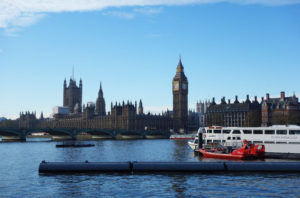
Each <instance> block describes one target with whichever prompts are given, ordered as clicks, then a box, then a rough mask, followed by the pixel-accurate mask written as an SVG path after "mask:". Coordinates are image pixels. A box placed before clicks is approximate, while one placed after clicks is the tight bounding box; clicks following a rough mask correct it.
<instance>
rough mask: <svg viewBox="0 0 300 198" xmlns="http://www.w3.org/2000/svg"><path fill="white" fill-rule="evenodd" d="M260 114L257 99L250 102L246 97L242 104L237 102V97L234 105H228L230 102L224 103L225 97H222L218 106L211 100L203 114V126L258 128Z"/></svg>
mask: <svg viewBox="0 0 300 198" xmlns="http://www.w3.org/2000/svg"><path fill="white" fill-rule="evenodd" d="M260 114H261V106H260V104H259V103H258V101H257V97H255V99H254V101H252V102H251V101H250V99H249V95H247V99H246V101H244V102H242V103H240V102H239V101H238V98H237V96H236V99H235V101H234V103H230V100H229V101H228V103H226V101H225V97H223V98H222V100H221V103H220V104H216V102H215V99H214V98H213V100H212V103H211V104H210V106H209V107H208V108H207V112H206V113H205V126H210V125H218V126H226V127H242V126H260V124H261V121H260Z"/></svg>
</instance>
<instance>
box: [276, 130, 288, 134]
mask: <svg viewBox="0 0 300 198" xmlns="http://www.w3.org/2000/svg"><path fill="white" fill-rule="evenodd" d="M276 134H277V135H286V134H287V130H276Z"/></svg>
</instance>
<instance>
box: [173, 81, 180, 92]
mask: <svg viewBox="0 0 300 198" xmlns="http://www.w3.org/2000/svg"><path fill="white" fill-rule="evenodd" d="M173 87H174V90H178V89H179V82H178V81H175V82H174V83H173Z"/></svg>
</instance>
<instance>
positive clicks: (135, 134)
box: [0, 127, 170, 141]
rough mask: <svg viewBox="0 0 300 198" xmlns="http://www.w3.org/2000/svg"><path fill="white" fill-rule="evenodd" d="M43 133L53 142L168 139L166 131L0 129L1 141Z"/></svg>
mask: <svg viewBox="0 0 300 198" xmlns="http://www.w3.org/2000/svg"><path fill="white" fill-rule="evenodd" d="M38 132H45V133H48V134H49V135H51V137H52V139H53V140H59V139H61V140H64V139H73V140H76V139H77V138H78V136H79V135H90V136H91V137H92V139H142V138H168V137H169V136H170V133H169V132H168V131H142V130H130V129H128V130H126V129H78V128H11V127H0V136H1V137H2V141H26V137H28V136H30V135H32V134H33V133H38Z"/></svg>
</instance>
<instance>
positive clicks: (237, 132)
mask: <svg viewBox="0 0 300 198" xmlns="http://www.w3.org/2000/svg"><path fill="white" fill-rule="evenodd" d="M232 134H241V132H240V130H234V131H233V132H232Z"/></svg>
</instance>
